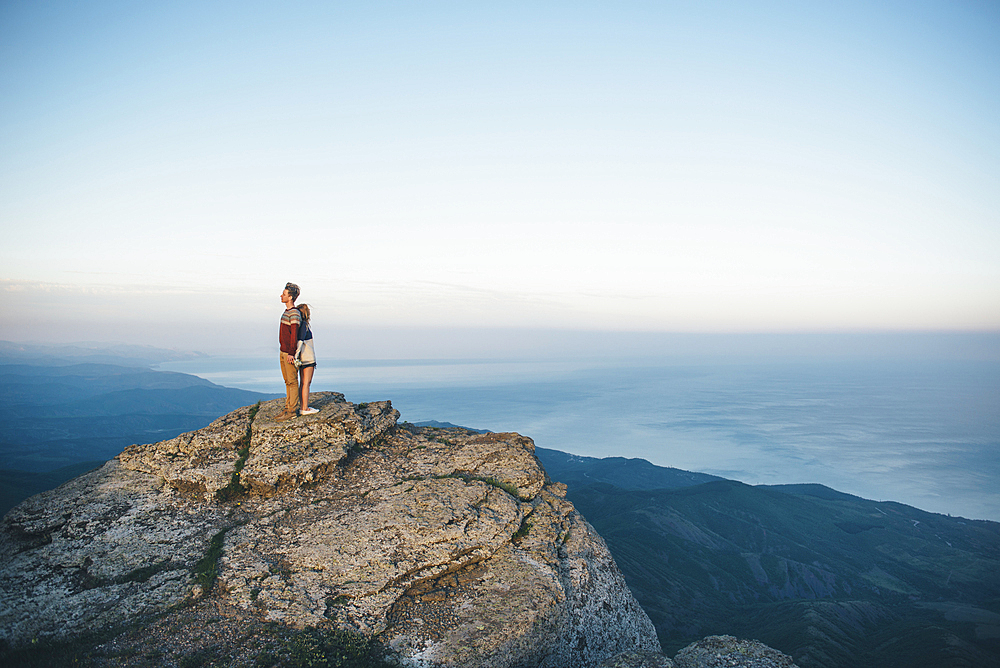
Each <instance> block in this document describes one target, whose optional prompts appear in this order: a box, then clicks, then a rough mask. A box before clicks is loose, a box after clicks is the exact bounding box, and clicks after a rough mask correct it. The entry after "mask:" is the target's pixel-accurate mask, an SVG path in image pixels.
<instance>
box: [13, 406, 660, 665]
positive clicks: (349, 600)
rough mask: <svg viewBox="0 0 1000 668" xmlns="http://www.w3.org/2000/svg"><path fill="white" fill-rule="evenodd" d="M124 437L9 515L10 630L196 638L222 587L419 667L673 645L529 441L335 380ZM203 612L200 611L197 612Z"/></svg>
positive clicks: (252, 614) (564, 661)
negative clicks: (287, 411)
mask: <svg viewBox="0 0 1000 668" xmlns="http://www.w3.org/2000/svg"><path fill="white" fill-rule="evenodd" d="M282 401H283V400H277V401H272V402H267V403H264V404H262V405H261V406H260V407H259V410H258V409H257V408H256V407H247V408H242V409H239V410H237V411H234V412H233V413H230V414H229V415H226V416H224V417H222V418H220V419H218V420H216V421H215V422H213V423H212V424H211V425H209V426H208V427H206V428H205V429H202V430H199V431H196V432H192V433H189V434H184V435H182V436H179V437H177V438H174V439H171V440H168V441H163V442H160V443H156V444H152V445H137V446H132V447H130V448H128V449H127V450H126V451H125V452H123V453H122V454H121V455H120V456H119V457H118V458H117V459H114V460H112V461H110V462H108V463H107V464H106V465H104V466H103V467H102V468H100V469H97V470H96V471H93V472H91V473H89V474H87V475H84V476H82V477H80V478H77V479H76V480H73V481H71V482H69V483H67V484H66V485H63V486H62V487H60V488H58V489H56V490H52V491H50V492H46V493H44V494H41V495H38V496H36V497H32V498H31V499H28V500H27V501H25V502H24V503H22V504H21V505H20V506H18V507H16V508H15V509H13V510H12V511H11V512H10V513H8V515H7V516H6V517H5V518H4V520H3V523H2V527H0V564H2V566H0V638H2V639H3V640H4V641H6V642H7V643H8V645H9V646H10V647H15V648H16V647H18V646H23V645H25V644H27V643H31V642H33V641H34V640H37V639H70V638H75V637H79V636H81V635H84V634H87V633H90V632H93V631H95V630H98V629H108V628H111V629H114V628H119V627H124V626H125V625H127V624H128V623H130V622H133V621H135V620H137V619H139V620H142V619H152V618H154V617H156V618H158V619H161V620H162V619H163V616H164V615H168V616H170V618H171V624H172V626H171V628H172V629H174V631H175V632H176V633H178V634H182V630H183V627H184V626H185V624H187V625H189V626H190V625H193V624H196V623H197V622H196V619H197V616H196V615H194V614H190V615H188V614H187V613H186V612H185V610H186V609H188V610H189V609H191V606H193V605H197V604H198V602H199V601H202V602H203V601H206V600H209V599H211V600H213V601H215V602H216V604H217V605H218V606H220V608H221V607H223V606H224V607H225V609H226V610H230V611H235V612H233V613H231V614H235V615H244V616H245V617H246V619H247V620H250V619H253V620H258V621H260V620H263V621H272V622H278V623H281V624H284V625H290V626H295V627H300V628H301V627H324V626H325V627H335V628H347V629H354V630H356V631H360V632H362V633H364V634H366V635H375V636H377V637H378V638H379V639H380V640H381V641H382V642H383V643H385V644H386V645H387V646H388V647H390V648H391V650H392V651H393V652H394V654H395V656H396V658H397V660H398V661H399V662H400V663H402V665H407V666H439V665H442V666H443V665H448V666H470V667H471V666H491V667H497V668H502V667H506V666H544V667H556V666H596V665H598V664H599V663H601V662H602V661H604V660H606V659H608V658H609V657H612V656H614V655H617V654H620V653H622V652H635V653H637V654H648V653H651V652H652V653H658V652H659V644H658V642H657V639H656V634H655V631H654V629H653V626H652V624H651V622H650V621H649V618H648V617H647V616H646V614H645V613H644V612H643V611H642V609H641V608H640V607H639V605H638V604H637V603H636V601H635V599H634V598H633V596H632V594H631V593H630V591H629V589H628V587H627V586H626V585H625V582H624V580H623V578H622V576H621V574H620V573H619V571H618V568H617V567H616V566H615V564H614V561H613V560H612V558H611V555H610V553H609V552H608V549H607V547H606V546H605V544H604V541H603V540H602V539H601V538H600V536H598V535H597V533H596V532H595V531H594V530H593V528H591V526H590V525H589V524H588V523H587V522H586V521H585V520H584V519H583V517H581V516H580V514H579V513H577V512H576V510H575V509H574V507H573V505H572V504H571V503H569V502H568V501H566V499H565V498H564V495H565V487H564V486H563V485H560V484H558V483H553V482H551V481H550V480H548V479H547V477H546V474H545V472H544V470H543V469H542V468H541V466H540V465H539V463H538V461H537V460H536V459H535V457H534V454H533V449H534V445H533V443H532V442H531V440H530V439H528V438H525V437H523V436H519V435H517V434H477V433H473V432H470V431H465V430H461V429H449V430H436V429H432V428H417V427H413V426H411V425H406V424H402V425H397V424H396V420H397V417H398V413H397V412H396V411H395V410H394V409H393V408H392V406H391V405H390V404H389V402H378V403H371V404H367V405H366V404H358V405H354V404H351V403H348V402H346V401H345V400H344V397H343V395H340V394H336V393H318V394H316V395H314V396H313V398H312V399H311V401H310V404H311V405H314V406H316V407H317V408H319V409H320V410H319V413H317V414H315V415H312V416H308V417H300V418H297V419H295V420H292V421H290V422H284V423H279V422H275V421H274V419H273V418H274V417H275V416H276V415H277V414H278V412H279V411H280V409H281V406H282V403H281V402H282ZM185 606H187V607H185Z"/></svg>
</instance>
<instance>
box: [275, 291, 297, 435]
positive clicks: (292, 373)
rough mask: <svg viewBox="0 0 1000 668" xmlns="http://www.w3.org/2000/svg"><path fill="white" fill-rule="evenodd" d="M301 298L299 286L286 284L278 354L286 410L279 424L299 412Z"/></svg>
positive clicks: (280, 417)
mask: <svg viewBox="0 0 1000 668" xmlns="http://www.w3.org/2000/svg"><path fill="white" fill-rule="evenodd" d="M298 298H299V286H297V285H295V284H294V283H285V289H284V290H282V291H281V303H282V304H284V305H285V312H284V313H283V314H282V315H281V325H280V327H279V328H278V344H279V345H280V346H281V352H279V353H278V356H279V362H280V363H281V376H282V378H284V379H285V395H286V396H285V410H284V412H282V413H281V415H279V416H278V417H276V418H274V419H275V420H277V421H278V422H284V421H285V420H291V419H292V418H293V417H295V416H296V415H297V414H298V411H299V370H298V369H296V368H295V349H296V347H297V345H298V342H299V324H300V323H301V322H302V314H301V313H299V310H298V309H297V308H295V300H296V299H298Z"/></svg>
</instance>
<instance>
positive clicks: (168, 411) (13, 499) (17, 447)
mask: <svg viewBox="0 0 1000 668" xmlns="http://www.w3.org/2000/svg"><path fill="white" fill-rule="evenodd" d="M274 396H277V395H269V394H261V393H259V392H248V391H246V390H238V389H233V388H229V387H222V386H220V385H215V384H214V383H211V382H209V381H207V380H204V379H202V378H198V377H197V376H191V375H188V374H183V373H174V372H167V371H154V370H152V369H148V368H144V367H138V366H125V365H115V364H95V363H84V364H63V365H49V366H35V365H31V364H21V363H19V364H0V468H2V469H3V471H0V514H3V513H6V511H7V510H9V509H10V508H11V507H13V506H14V505H16V504H17V503H19V502H20V501H21V500H23V499H25V498H27V497H28V496H31V495H32V494H36V493H38V492H41V491H44V490H46V489H51V488H52V487H56V486H58V485H59V484H61V483H63V482H65V481H66V480H68V479H70V478H72V477H74V475H78V474H79V472H82V471H78V468H79V465H80V464H81V463H84V462H86V463H87V464H86V466H88V467H89V468H93V467H94V466H96V465H97V463H100V462H101V461H104V460H107V459H110V458H112V457H114V456H116V455H117V454H118V453H120V452H121V451H122V450H123V449H125V448H126V447H128V446H129V445H132V444H133V443H153V442H156V441H162V440H164V439H168V438H173V437H174V436H177V435H178V434H181V433H184V432H187V431H193V430H195V429H200V428H201V427H204V426H206V425H208V424H209V423H210V422H211V421H212V420H214V419H216V418H217V417H219V416H221V415H225V414H226V413H229V412H230V411H232V410H234V409H236V408H239V407H240V406H246V405H249V404H253V403H255V402H257V401H259V400H261V399H269V398H272V397H274ZM95 462H97V463H95ZM74 472H76V473H74Z"/></svg>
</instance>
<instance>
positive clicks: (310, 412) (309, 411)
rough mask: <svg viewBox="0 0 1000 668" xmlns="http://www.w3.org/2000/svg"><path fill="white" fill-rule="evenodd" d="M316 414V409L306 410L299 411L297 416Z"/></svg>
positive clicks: (317, 411) (317, 410)
mask: <svg viewBox="0 0 1000 668" xmlns="http://www.w3.org/2000/svg"><path fill="white" fill-rule="evenodd" d="M316 413H319V409H318V408H307V409H305V410H302V411H299V415H315V414H316Z"/></svg>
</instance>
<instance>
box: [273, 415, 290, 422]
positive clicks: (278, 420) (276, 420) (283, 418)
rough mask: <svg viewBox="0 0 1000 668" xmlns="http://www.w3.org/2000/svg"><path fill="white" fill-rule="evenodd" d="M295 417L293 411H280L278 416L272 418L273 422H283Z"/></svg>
mask: <svg viewBox="0 0 1000 668" xmlns="http://www.w3.org/2000/svg"><path fill="white" fill-rule="evenodd" d="M293 417H295V413H282V414H281V415H279V416H278V417H276V418H274V421H275V422H284V421H285V420H291V419H292V418H293Z"/></svg>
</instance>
